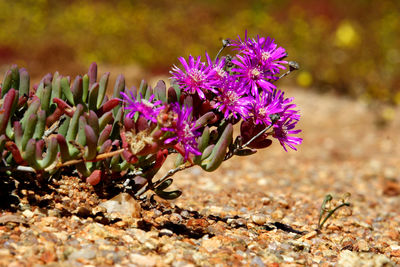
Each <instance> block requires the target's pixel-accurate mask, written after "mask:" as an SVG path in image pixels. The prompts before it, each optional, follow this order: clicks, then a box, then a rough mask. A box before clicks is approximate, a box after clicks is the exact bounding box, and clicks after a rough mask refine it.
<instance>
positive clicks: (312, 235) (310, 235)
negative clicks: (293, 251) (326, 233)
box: [300, 231, 318, 240]
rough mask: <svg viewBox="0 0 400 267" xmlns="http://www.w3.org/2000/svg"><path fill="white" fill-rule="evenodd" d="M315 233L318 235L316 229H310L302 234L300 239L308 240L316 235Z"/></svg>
mask: <svg viewBox="0 0 400 267" xmlns="http://www.w3.org/2000/svg"><path fill="white" fill-rule="evenodd" d="M317 235H318V233H317V231H311V232H309V233H308V234H306V235H304V236H302V237H301V238H300V240H310V239H313V238H314V237H316V236H317Z"/></svg>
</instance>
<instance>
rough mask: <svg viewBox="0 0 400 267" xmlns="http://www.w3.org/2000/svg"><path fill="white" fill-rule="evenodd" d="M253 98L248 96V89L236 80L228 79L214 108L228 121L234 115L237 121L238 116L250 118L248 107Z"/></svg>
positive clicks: (218, 95)
mask: <svg viewBox="0 0 400 267" xmlns="http://www.w3.org/2000/svg"><path fill="white" fill-rule="evenodd" d="M251 99H252V98H251V97H248V96H246V89H245V88H244V87H243V85H242V84H241V83H239V82H238V81H236V80H234V79H226V80H225V82H224V83H223V85H222V87H221V88H220V92H219V93H218V94H217V98H216V104H215V106H214V108H216V109H217V110H218V111H220V112H222V113H223V114H224V117H225V118H226V119H227V118H229V116H230V115H232V116H233V117H234V118H235V119H236V118H237V117H238V115H239V116H240V117H242V118H247V117H248V116H249V114H248V113H249V110H248V105H249V103H250V101H251Z"/></svg>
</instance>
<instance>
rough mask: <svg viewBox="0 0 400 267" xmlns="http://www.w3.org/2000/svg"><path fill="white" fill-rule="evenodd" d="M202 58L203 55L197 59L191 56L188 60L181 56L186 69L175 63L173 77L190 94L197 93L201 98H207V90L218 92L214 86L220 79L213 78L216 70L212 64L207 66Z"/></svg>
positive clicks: (180, 59)
mask: <svg viewBox="0 0 400 267" xmlns="http://www.w3.org/2000/svg"><path fill="white" fill-rule="evenodd" d="M206 56H208V55H206ZM200 59H201V57H197V60H196V61H195V59H194V58H193V57H192V56H189V61H188V62H186V60H185V59H184V58H183V57H181V58H179V61H180V62H181V63H182V65H183V67H184V68H185V71H182V70H181V69H179V68H178V67H177V66H175V65H174V67H173V68H172V71H171V74H172V75H173V77H172V78H174V79H175V80H176V81H177V82H178V84H179V85H180V86H181V87H182V89H183V90H184V91H185V92H187V93H189V94H195V93H197V94H198V95H199V97H200V98H201V99H205V95H204V93H205V92H207V91H212V92H214V93H215V92H216V91H215V89H214V88H213V86H215V85H216V84H217V83H218V81H217V80H215V79H213V76H214V74H215V70H213V68H212V67H210V66H206V65H205V64H204V63H203V62H201V61H200Z"/></svg>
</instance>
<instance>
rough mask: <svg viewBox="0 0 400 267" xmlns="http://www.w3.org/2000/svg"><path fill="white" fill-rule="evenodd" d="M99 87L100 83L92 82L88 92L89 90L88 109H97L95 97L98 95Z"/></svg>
mask: <svg viewBox="0 0 400 267" xmlns="http://www.w3.org/2000/svg"><path fill="white" fill-rule="evenodd" d="M99 88H100V85H99V84H98V83H94V84H93V85H92V86H91V87H90V92H89V101H88V106H89V110H97V107H96V105H97V98H98V96H99Z"/></svg>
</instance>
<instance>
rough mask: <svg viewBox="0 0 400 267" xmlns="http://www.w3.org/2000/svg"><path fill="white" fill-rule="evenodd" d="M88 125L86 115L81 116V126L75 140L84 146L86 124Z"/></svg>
mask: <svg viewBox="0 0 400 267" xmlns="http://www.w3.org/2000/svg"><path fill="white" fill-rule="evenodd" d="M86 125H87V120H86V118H85V117H84V116H81V117H80V118H79V128H78V134H77V136H76V138H75V141H76V142H77V143H78V144H79V145H80V146H82V147H83V146H84V145H86V133H85V126H86Z"/></svg>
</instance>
